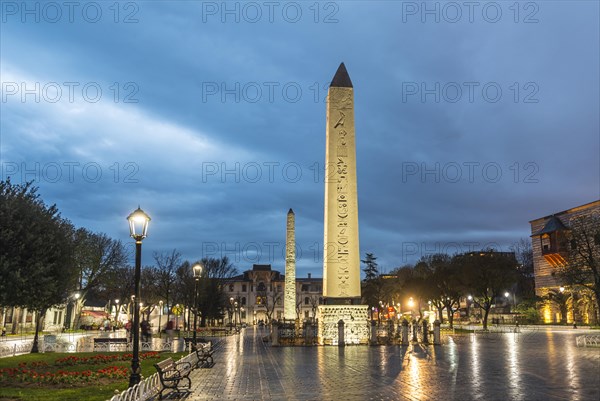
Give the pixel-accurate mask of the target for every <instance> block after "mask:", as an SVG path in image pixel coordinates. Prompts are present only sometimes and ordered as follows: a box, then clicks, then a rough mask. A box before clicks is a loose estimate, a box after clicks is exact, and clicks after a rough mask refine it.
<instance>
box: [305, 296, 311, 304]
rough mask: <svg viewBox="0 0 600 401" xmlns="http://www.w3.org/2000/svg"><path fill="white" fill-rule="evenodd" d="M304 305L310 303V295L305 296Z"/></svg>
mask: <svg viewBox="0 0 600 401" xmlns="http://www.w3.org/2000/svg"><path fill="white" fill-rule="evenodd" d="M304 305H310V299H309V298H308V297H304Z"/></svg>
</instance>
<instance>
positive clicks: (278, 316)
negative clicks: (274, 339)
mask: <svg viewBox="0 0 600 401" xmlns="http://www.w3.org/2000/svg"><path fill="white" fill-rule="evenodd" d="M281 315H282V312H281V311H280V310H278V311H277V320H281Z"/></svg>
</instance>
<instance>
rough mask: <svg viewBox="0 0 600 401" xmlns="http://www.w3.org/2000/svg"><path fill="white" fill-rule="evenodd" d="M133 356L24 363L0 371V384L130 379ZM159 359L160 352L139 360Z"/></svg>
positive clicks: (143, 354) (106, 356)
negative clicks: (97, 366) (75, 367)
mask: <svg viewBox="0 0 600 401" xmlns="http://www.w3.org/2000/svg"><path fill="white" fill-rule="evenodd" d="M131 358H132V355H131V354H116V355H102V354H100V355H93V356H84V357H78V356H68V357H65V358H60V359H56V360H55V361H54V363H53V364H49V363H47V362H45V361H32V362H21V363H19V365H18V367H16V368H2V369H0V383H3V382H4V383H7V384H12V383H15V382H17V383H39V384H70V385H78V384H79V385H81V384H86V383H91V382H97V381H106V380H109V381H111V380H115V379H118V380H121V379H125V378H126V377H128V376H129V373H130V370H129V366H128V364H127V363H124V362H128V361H130V360H131ZM150 358H156V359H158V358H160V357H159V354H158V352H146V353H142V354H140V359H150ZM113 363H117V365H111V366H106V367H101V368H99V369H89V365H110V364H113ZM74 366H82V367H86V368H87V369H83V370H75V369H69V370H67V369H63V367H74Z"/></svg>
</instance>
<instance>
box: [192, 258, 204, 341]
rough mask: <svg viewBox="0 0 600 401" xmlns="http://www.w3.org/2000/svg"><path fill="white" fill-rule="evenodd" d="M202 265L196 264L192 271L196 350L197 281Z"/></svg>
mask: <svg viewBox="0 0 600 401" xmlns="http://www.w3.org/2000/svg"><path fill="white" fill-rule="evenodd" d="M203 268H204V266H202V263H196V264H195V265H194V267H192V270H193V271H194V280H195V282H194V336H193V337H194V349H195V348H196V322H197V319H198V281H200V275H201V274H202V269H203Z"/></svg>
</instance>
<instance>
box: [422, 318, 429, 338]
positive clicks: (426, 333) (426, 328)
mask: <svg viewBox="0 0 600 401" xmlns="http://www.w3.org/2000/svg"><path fill="white" fill-rule="evenodd" d="M423 344H429V324H427V319H423Z"/></svg>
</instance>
